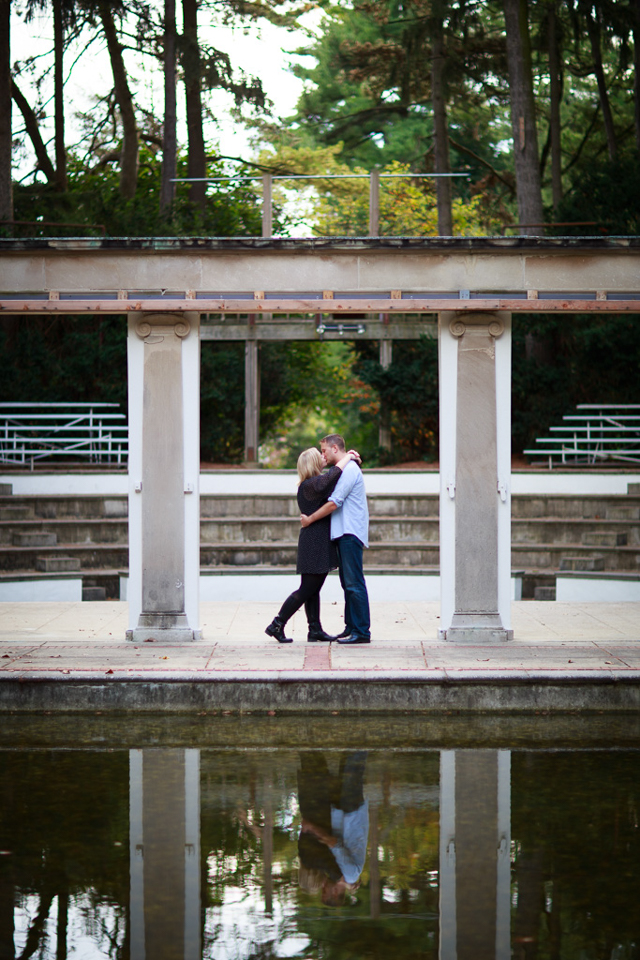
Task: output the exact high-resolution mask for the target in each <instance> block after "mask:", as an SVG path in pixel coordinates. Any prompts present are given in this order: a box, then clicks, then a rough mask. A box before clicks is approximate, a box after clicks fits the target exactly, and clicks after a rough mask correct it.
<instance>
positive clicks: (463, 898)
mask: <svg viewBox="0 0 640 960" xmlns="http://www.w3.org/2000/svg"><path fill="white" fill-rule="evenodd" d="M510 772H511V755H510V753H509V751H507V750H457V751H453V750H445V751H442V753H441V756H440V960H467V958H469V960H484V958H493V957H495V958H496V960H508V958H509V956H510V923H509V918H510V902H511V897H510V887H511V884H510V840H511V827H510V823H511V812H510V809H511V791H510ZM494 871H495V873H494ZM491 874H494V875H495V878H496V883H495V887H493V885H492V884H490V883H488V882H487V880H488V877H490V876H491Z"/></svg>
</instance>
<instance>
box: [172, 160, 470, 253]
mask: <svg viewBox="0 0 640 960" xmlns="http://www.w3.org/2000/svg"><path fill="white" fill-rule="evenodd" d="M470 176H471V175H470V174H469V173H380V171H379V170H372V171H371V173H277V174H276V173H263V174H259V175H257V174H240V175H239V176H237V177H234V176H231V175H229V176H224V177H174V178H173V179H172V181H171V182H172V183H226V182H228V181H232V182H234V183H243V182H249V181H251V180H261V181H262V236H263V237H270V236H272V234H273V183H274V181H275V180H368V181H369V236H370V237H377V236H378V233H379V229H380V181H381V180H438V179H441V178H445V179H447V178H448V179H454V178H456V177H463V178H465V179H467V180H468V179H469V178H470Z"/></svg>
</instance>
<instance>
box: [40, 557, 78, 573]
mask: <svg viewBox="0 0 640 960" xmlns="http://www.w3.org/2000/svg"><path fill="white" fill-rule="evenodd" d="M79 569H80V561H79V560H78V558H77V557H36V570H40V571H42V573H64V572H69V571H73V570H79Z"/></svg>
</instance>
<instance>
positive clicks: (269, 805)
mask: <svg viewBox="0 0 640 960" xmlns="http://www.w3.org/2000/svg"><path fill="white" fill-rule="evenodd" d="M262 857H263V862H264V912H265V913H266V914H267V916H268V917H270V916H271V915H272V913H273V876H272V868H273V782H272V780H271V777H266V778H265V782H264V830H263V831H262Z"/></svg>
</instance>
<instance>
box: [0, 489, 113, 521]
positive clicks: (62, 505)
mask: <svg viewBox="0 0 640 960" xmlns="http://www.w3.org/2000/svg"><path fill="white" fill-rule="evenodd" d="M16 506H21V507H27V508H28V510H29V511H30V516H33V517H35V518H41V519H43V520H55V519H61V518H63V517H76V518H87V519H88V518H95V519H98V518H105V519H107V518H111V517H113V518H123V517H127V516H128V513H129V504H128V501H127V498H126V497H116V496H112V495H109V496H107V495H104V494H83V495H80V494H52V495H51V496H41V495H31V496H16V495H15V494H14V495H13V496H11V497H2V496H0V514H1V513H2V510H4V509H5V508H6V507H16Z"/></svg>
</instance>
